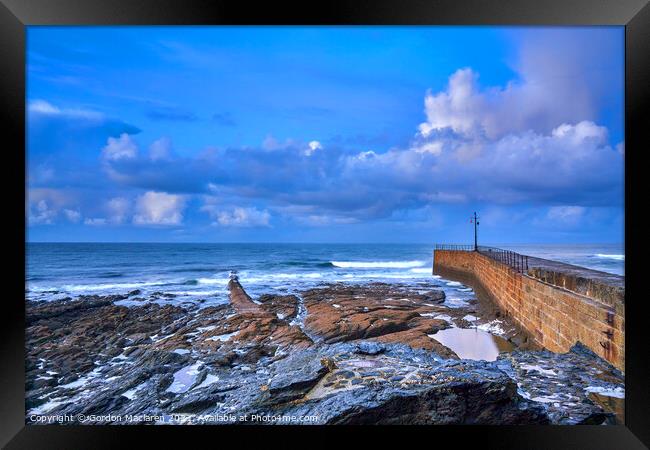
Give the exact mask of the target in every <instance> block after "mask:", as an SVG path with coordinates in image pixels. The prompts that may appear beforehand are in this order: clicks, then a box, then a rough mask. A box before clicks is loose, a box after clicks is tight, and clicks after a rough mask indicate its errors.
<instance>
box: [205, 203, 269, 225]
mask: <svg viewBox="0 0 650 450" xmlns="http://www.w3.org/2000/svg"><path fill="white" fill-rule="evenodd" d="M215 216H216V221H215V223H214V225H221V226H224V227H267V226H269V221H270V219H271V214H269V212H268V211H267V210H263V211H261V210H258V209H256V208H241V207H236V208H234V209H233V210H232V211H219V212H215Z"/></svg>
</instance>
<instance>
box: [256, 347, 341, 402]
mask: <svg viewBox="0 0 650 450" xmlns="http://www.w3.org/2000/svg"><path fill="white" fill-rule="evenodd" d="M330 367H331V366H329V365H328V364H324V363H323V361H321V359H320V358H318V354H317V352H316V351H313V350H304V351H303V352H301V353H299V354H297V355H296V356H293V357H290V358H286V359H283V360H281V361H279V362H278V363H276V364H275V365H274V370H275V375H274V376H273V378H271V381H270V382H269V384H268V389H266V390H265V391H264V395H263V396H262V398H261V402H262V403H263V404H265V405H274V404H278V403H286V402H290V401H292V400H296V399H299V398H301V397H303V396H304V395H305V393H307V392H308V391H309V390H311V388H312V387H314V386H315V385H316V383H318V381H319V380H320V379H321V378H323V376H324V375H325V374H326V373H328V372H329V371H330Z"/></svg>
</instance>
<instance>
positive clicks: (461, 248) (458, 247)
mask: <svg viewBox="0 0 650 450" xmlns="http://www.w3.org/2000/svg"><path fill="white" fill-rule="evenodd" d="M434 249H435V250H455V251H462V252H473V251H474V250H475V249H474V246H473V245H460V244H436V245H435V247H434Z"/></svg>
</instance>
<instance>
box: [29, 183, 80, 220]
mask: <svg viewBox="0 0 650 450" xmlns="http://www.w3.org/2000/svg"><path fill="white" fill-rule="evenodd" d="M74 204H76V201H75V199H74V195H71V194H70V193H69V192H66V191H63V190H61V189H49V188H31V189H29V191H28V194H27V198H26V205H25V212H26V216H27V222H28V223H29V225H49V224H53V223H54V222H55V221H56V219H57V218H58V217H59V214H60V213H61V212H62V211H63V210H64V209H67V210H70V211H73V209H72V207H73V205H74ZM63 214H64V215H65V216H66V218H68V219H69V220H70V217H72V218H73V219H74V214H72V215H71V216H70V215H69V214H68V213H66V212H63Z"/></svg>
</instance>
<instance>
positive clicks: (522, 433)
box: [0, 0, 650, 449]
mask: <svg viewBox="0 0 650 450" xmlns="http://www.w3.org/2000/svg"><path fill="white" fill-rule="evenodd" d="M135 24H139V25H160V24H168V25H185V24H205V25H207V24H211V25H262V24H263V25H287V24H289V25H291V24H303V25H346V24H350V25H352V24H355V25H372V24H382V25H389V24H390V25H545V26H553V25H623V26H625V30H626V31H625V37H626V44H625V45H626V63H625V68H626V77H625V80H626V83H625V115H626V117H625V119H626V120H625V141H626V142H625V146H626V156H625V159H626V161H625V170H626V176H625V189H626V190H625V192H626V211H625V218H626V220H625V223H626V226H625V236H626V239H625V241H626V242H625V254H626V260H627V264H626V292H627V297H628V299H629V301H628V302H626V316H627V318H626V321H627V333H626V347H627V351H626V354H627V358H626V370H625V374H626V405H625V406H626V411H625V417H626V424H625V426H622V425H621V426H606V427H603V426H542V427H531V426H519V427H512V426H511V427H483V426H468V427H445V426H437V427H431V426H429V427H408V428H407V427H379V428H369V427H366V428H351V427H305V428H296V427H280V428H281V429H280V430H279V431H280V432H282V436H281V437H280V435H278V434H277V433H278V428H274V427H270V428H265V429H264V430H261V429H259V428H257V427H255V430H254V431H253V430H251V429H250V428H246V427H242V428H233V427H165V426H163V427H142V426H129V427H107V426H92V427H91V426H85V427H84V426H56V425H53V426H29V427H26V426H25V414H24V374H25V373H24V361H25V358H24V356H25V349H24V319H25V312H24V297H23V295H24V285H23V284H22V283H23V281H22V279H21V276H22V277H23V279H24V275H25V274H24V270H25V265H24V254H25V245H24V242H25V203H24V201H25V179H24V178H23V180H22V181H21V179H20V178H21V177H23V176H26V172H25V153H24V151H25V150H24V149H25V131H24V130H25V36H26V33H25V27H26V26H31V25H135ZM0 34H1V37H0V56H1V58H0V61H2V70H1V71H0V86H1V88H0V89H1V90H0V102H1V103H2V108H1V109H0V114H1V118H2V122H3V123H4V125H5V127H6V128H5V129H6V130H7V131H8V133H7V132H5V138H9V142H8V143H7V142H6V141H5V145H4V146H3V147H4V152H3V159H4V167H5V171H4V176H3V177H2V180H3V184H4V185H5V186H4V190H3V192H4V194H5V195H4V196H3V197H4V199H5V202H6V204H8V207H6V208H5V211H7V212H6V214H5V216H6V217H5V219H9V220H8V221H9V222H10V224H11V226H9V227H7V228H8V230H9V234H8V235H7V236H6V237H5V243H4V246H3V247H4V250H5V255H6V257H5V258H4V259H5V264H6V265H5V267H7V268H9V273H8V275H7V276H6V278H5V280H6V283H5V290H4V293H5V295H4V296H3V297H4V298H3V301H2V309H1V310H0V311H1V314H0V317H1V318H2V325H1V326H0V330H1V331H0V333H2V337H1V338H0V359H1V362H0V385H1V386H2V398H0V418H2V420H1V421H0V445H2V446H4V447H6V448H32V449H33V448H66V449H69V448H114V447H117V446H121V445H126V444H131V445H132V444H133V443H134V441H133V439H135V438H138V439H144V440H143V441H141V442H143V445H147V447H154V446H156V445H157V444H155V443H154V441H159V442H160V443H163V442H166V443H168V444H169V443H170V442H171V439H172V438H175V439H179V438H180V439H181V440H182V441H183V442H186V443H187V440H189V439H193V438H195V437H197V436H198V437H201V438H207V439H208V441H207V442H212V444H213V445H218V444H219V443H221V444H222V445H226V444H225V442H224V441H223V440H224V436H225V435H226V434H236V435H237V438H238V439H242V440H244V441H240V444H238V445H244V446H245V447H247V448H251V447H253V446H255V445H268V444H269V442H271V441H272V440H274V439H281V440H282V441H281V442H283V443H285V444H288V443H289V441H291V442H294V443H296V444H298V445H301V443H303V444H304V443H307V442H313V437H309V436H307V435H306V433H310V434H312V433H313V432H314V431H316V432H317V433H319V434H320V433H322V434H327V435H328V436H329V435H332V434H335V435H337V436H338V439H341V438H345V439H346V440H347V439H348V437H347V436H348V434H349V433H350V432H354V433H355V434H361V435H362V436H359V437H361V438H362V439H364V440H365V439H373V440H375V439H376V440H382V441H383V440H385V439H386V438H389V437H390V438H397V439H399V441H398V442H400V441H401V442H402V445H405V444H406V445H421V444H415V443H413V444H408V443H407V441H406V440H405V439H409V440H411V439H413V435H414V433H417V434H418V437H419V438H420V439H425V440H427V441H430V442H431V443H435V445H440V443H441V442H442V441H441V440H440V439H441V438H443V439H445V441H446V442H447V443H445V444H444V445H456V444H455V443H462V445H468V446H481V447H483V448H486V447H487V448H500V449H504V448H528V449H537V448H540V449H541V448H556V449H560V448H573V449H575V448H589V449H601V448H602V449H614V448H621V449H623V448H626V449H633V448H644V447H645V445H650V419H649V414H648V411H649V409H650V407H649V406H648V405H650V389H649V388H648V386H647V384H648V380H650V372H649V370H648V359H647V355H648V350H647V348H646V346H645V345H644V337H645V336H644V331H645V330H644V328H645V326H646V325H645V324H644V320H645V317H646V315H645V314H644V311H643V309H644V302H645V301H646V299H645V298H644V297H645V295H644V294H645V292H644V289H643V287H644V286H643V284H642V283H643V279H642V277H643V275H642V274H643V267H642V265H643V260H644V255H643V253H642V252H643V249H644V248H645V245H644V244H645V242H646V237H645V233H643V232H642V231H641V230H642V228H641V227H642V224H643V220H644V217H643V216H642V215H643V214H644V212H643V206H645V205H644V203H645V202H644V201H643V197H644V196H643V192H644V191H646V189H644V187H645V186H644V184H645V183H644V181H645V179H644V174H643V173H642V171H643V168H644V167H645V165H643V164H642V163H641V158H642V156H641V155H643V153H644V150H645V148H644V147H647V144H648V143H649V142H650V138H649V136H648V129H649V128H650V126H648V125H649V120H648V118H649V117H650V114H649V108H648V99H649V97H650V95H649V94H650V87H649V86H650V64H649V63H650V5H649V4H648V1H647V0H607V1H604V0H600V1H594V0H543V1H542V0H500V1H496V0H494V1H486V0H399V1H396V0H375V1H373V2H364V1H361V0H337V1H328V2H303V3H297V2H291V3H290V2H286V3H280V2H256V3H251V2H247V1H239V2H237V1H234V0H229V1H223V0H220V1H208V0H183V1H180V0H130V1H129V0H103V1H102V0H0ZM636 202H639V203H641V205H637V204H636ZM639 206H640V207H639ZM251 431H253V432H251ZM267 434H272V435H273V436H268V435H267ZM241 442H244V444H241ZM425 442H426V441H425ZM367 444H368V442H364V445H367ZM185 445H187V444H185ZM229 445H232V444H229ZM307 445H311V444H307ZM334 445H336V444H334Z"/></svg>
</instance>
